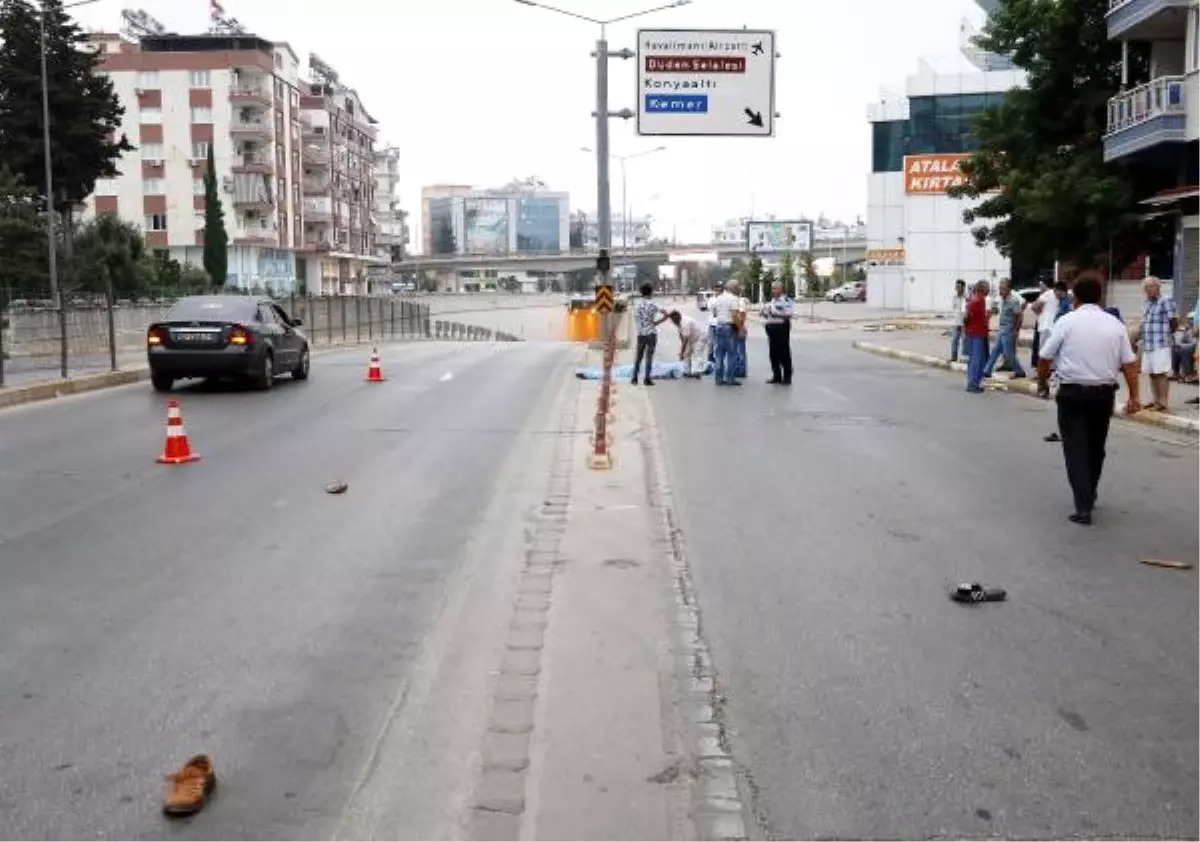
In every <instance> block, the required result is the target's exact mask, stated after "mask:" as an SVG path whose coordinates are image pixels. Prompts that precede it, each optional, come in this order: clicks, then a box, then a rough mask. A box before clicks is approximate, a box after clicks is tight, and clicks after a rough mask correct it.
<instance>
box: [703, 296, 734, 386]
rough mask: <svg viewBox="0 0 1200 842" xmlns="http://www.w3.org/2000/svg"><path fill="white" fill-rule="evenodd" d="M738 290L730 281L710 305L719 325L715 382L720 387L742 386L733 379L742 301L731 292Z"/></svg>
mask: <svg viewBox="0 0 1200 842" xmlns="http://www.w3.org/2000/svg"><path fill="white" fill-rule="evenodd" d="M736 289H737V284H735V283H734V282H733V281H730V282H729V283H727V284H726V285H725V289H724V290H723V291H722V292H721V294H720V295H718V296H717V297H716V298H714V299H713V300H712V301H710V302H709V304H708V309H709V312H710V313H712V318H713V321H714V322H716V325H717V329H716V331H715V333H714V338H715V340H716V348H717V353H716V356H715V358H714V361H713V382H715V383H716V384H717V385H718V386H740V385H741V383H739V382H738V381H737V380H735V379H734V378H733V371H734V368H733V367H734V365H735V364H736V362H737V360H736V355H737V345H736V344H735V329H734V320H735V317H736V314H737V313H738V312H740V310H741V306H742V305H741V301H740V299H739V298H738V297H737V296H736V295H734V294H733V292H731V290H736Z"/></svg>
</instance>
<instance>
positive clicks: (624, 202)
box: [579, 146, 667, 257]
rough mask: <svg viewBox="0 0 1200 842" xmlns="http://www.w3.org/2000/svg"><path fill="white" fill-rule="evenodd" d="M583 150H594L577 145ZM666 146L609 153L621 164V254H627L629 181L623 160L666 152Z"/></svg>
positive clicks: (625, 255)
mask: <svg viewBox="0 0 1200 842" xmlns="http://www.w3.org/2000/svg"><path fill="white" fill-rule="evenodd" d="M579 148H580V149H581V150H583V151H584V152H594V151H595V150H594V149H592V147H590V146H581V147H579ZM666 151H667V147H665V146H656V147H654V148H653V149H643V150H642V151H641V152H633V153H631V154H629V155H610V156H609V157H610V158H612V159H613V160H614V161H616V162H617V163H619V164H620V165H621V256H622V257H628V256H629V200H628V195H629V190H628V187H629V182H628V180H627V179H626V177H625V162H626V161H631V160H633V159H634V158H640V157H642V156H643V155H653V154H654V153H655V152H666Z"/></svg>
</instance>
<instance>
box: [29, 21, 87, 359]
mask: <svg viewBox="0 0 1200 842" xmlns="http://www.w3.org/2000/svg"><path fill="white" fill-rule="evenodd" d="M98 2H100V0H77V2H74V3H67V4H65V5H64V6H63V8H64V9H73V8H75V7H76V6H87V5H90V4H92V3H98ZM38 42H39V44H38V52H39V53H40V54H41V55H40V59H41V74H42V79H41V82H42V153H43V161H44V165H45V169H46V247H47V255H46V260H47V264H46V268H47V269H48V270H49V274H50V300H51V301H52V302H53V304H54V309H55V310H57V311H58V338H59V366H60V369H59V373H60V374H61V375H62V378H63V379H64V380H65V379H66V378H67V310H66V308H65V307H64V306H63V300H62V290H60V289H59V287H58V249H57V248H56V243H55V241H56V240H57V239H58V235H57V232H56V230H55V229H56V226H55V219H54V166H53V163H52V156H51V154H50V74H49V73H48V71H47V69H46V6H45V4H43V5H42V13H41V14H40V15H38Z"/></svg>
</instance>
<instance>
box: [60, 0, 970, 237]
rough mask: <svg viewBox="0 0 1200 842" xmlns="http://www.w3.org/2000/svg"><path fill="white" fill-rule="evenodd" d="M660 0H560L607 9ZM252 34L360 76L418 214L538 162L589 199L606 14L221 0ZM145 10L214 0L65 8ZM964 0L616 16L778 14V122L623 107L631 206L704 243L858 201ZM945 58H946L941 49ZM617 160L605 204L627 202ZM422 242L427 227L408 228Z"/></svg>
mask: <svg viewBox="0 0 1200 842" xmlns="http://www.w3.org/2000/svg"><path fill="white" fill-rule="evenodd" d="M662 2H663V0H658V2H655V0H556V2H553V1H552V2H551V4H552V5H557V6H559V7H561V8H564V9H568V10H570V11H573V12H577V13H579V14H583V15H586V16H588V17H592V18H598V19H599V18H612V17H617V16H619V15H622V14H628V13H632V12H637V11H640V10H642V9H646V8H652V7H654V6H656V5H661V4H662ZM222 5H223V7H224V9H225V11H226V13H227V14H228V15H230V16H233V17H235V18H237V19H238V20H239V21H240V22H241V23H242V25H243V26H244V27H245V28H246V29H247V30H248V31H251V32H253V33H255V34H256V35H258V36H260V37H262V38H266V39H268V40H271V41H287V42H288V43H289V44H291V46H292V48H293V49H294V50H295V52H296V54H297V55H298V56H300V57H301V60H302V61H304V62H307V57H308V55H309V53H310V52H313V53H316V54H317V55H318V56H320V57H321V59H323V60H324V61H325V62H326V63H328V64H330V65H332V66H333V67H334V68H335V69H336V70H337V71H338V73H339V74H340V76H341V78H342V80H343V81H344V82H346V83H347V84H349V85H350V86H351V87H353V88H355V89H356V90H357V91H358V93H359V95H360V96H361V97H362V100H363V103H364V105H365V106H366V108H367V110H368V112H370V114H371V115H372V116H373V117H375V118H376V119H377V120H378V121H379V128H380V133H379V138H380V141H382V142H384V143H387V144H391V145H395V146H397V147H398V148H399V149H400V155H401V179H402V185H401V201H402V204H403V207H404V208H405V209H407V210H408V211H409V212H410V220H411V221H412V223H413V224H414V228H418V227H419V224H420V196H421V187H422V186H424V185H427V184H437V183H451V184H471V185H475V186H479V187H491V186H500V185H503V184H505V183H507V182H508V181H510V180H512V179H513V178H517V177H522V178H523V177H528V176H537V177H538V178H540V179H541V180H542V181H544V182H546V183H547V184H548V185H549V186H550V187H551V188H553V189H556V190H565V191H568V192H569V193H570V194H571V205H572V207H573V208H574V209H579V210H584V211H589V212H591V211H594V209H595V206H596V176H595V159H594V155H591V154H589V153H587V152H584V151H583V150H582V147H591V146H593V145H594V141H595V121H594V120H593V119H592V117H591V114H592V110H593V104H594V101H595V59H593V58H592V57H591V55H590V54H591V52H592V50H593V47H594V44H595V41H596V39H597V38H598V37H599V29H598V27H596V26H594V25H592V24H589V23H586V22H584V21H580V20H575V19H572V18H568V17H565V16H563V15H559V14H555V13H552V12H550V11H548V10H546V9H544V8H531V7H529V6H525V5H522V4H520V3H517V2H515V0H223V4H222ZM127 7H132V8H141V9H144V10H145V11H146V12H148V13H149V14H151V15H153V16H154V17H156V18H158V20H160V21H161V22H162V23H163V24H164V25H165V26H166V27H167V29H168V30H170V31H174V32H180V33H195V32H202V31H204V30H205V29H207V27H208V25H209V24H208V0H142V4H141V5H140V6H137V5H136V0H99V2H97V3H94V4H93V5H88V6H84V7H81V8H78V9H75V10H73V13H74V14H75V15H76V16H77V18H78V20H79V21H80V23H81V24H82V25H83V26H85V27H86V28H89V29H96V30H105V31H114V30H115V29H117V28H118V26H119V24H120V12H121V9H122V8H127ZM964 17H966V18H968V19H969V20H971V22H972V23H974V24H976V25H979V24H980V23H981V22H982V20H983V12H982V11H981V10H980V9H979V8H978V7H977V6H976V5H975V4H974V3H973V2H972V0H921V2H920V3H916V4H914V3H908V2H904V1H903V0H693V2H692V3H691V4H690V5H687V6H683V7H680V8H674V9H667V10H665V11H661V12H655V13H653V14H649V15H646V16H645V17H641V18H638V19H637V20H635V21H630V22H627V23H619V24H615V25H613V26H611V27H609V28H608V40H609V48H610V49H611V50H618V49H621V48H622V47H629V48H631V49H632V48H635V47H636V33H637V29H638V27H639V26H640V27H645V28H655V27H661V28H674V29H721V28H725V29H741V28H743V27H748V28H751V29H772V30H775V31H776V49H777V51H778V52H779V53H780V58H779V60H778V64H777V69H776V111H777V112H778V113H779V114H780V117H779V119H778V120H777V121H776V132H775V136H774V137H773V138H658V137H638V136H637V134H636V129H635V126H634V121H622V120H613V121H612V124H611V129H610V137H611V140H610V145H611V151H612V152H613V154H615V155H629V154H633V153H637V152H640V151H642V150H647V149H653V148H655V147H658V146H666V149H665V150H664V151H662V152H656V153H653V154H649V155H646V156H644V157H642V158H639V159H637V160H632V161H628V162H627V164H626V168H627V185H628V191H627V203H628V206H629V208H630V211H631V213H633V214H636V215H642V214H651V215H652V216H653V217H654V218H655V230H656V233H657V234H659V235H662V236H671V235H674V236H677V237H678V238H679V239H680V240H685V241H692V242H701V241H706V240H707V239H708V235H709V233H710V230H711V227H712V225H714V224H719V223H721V222H723V221H725V220H726V219H731V218H736V217H740V216H746V215H754V216H759V217H761V216H764V215H766V214H773V215H774V216H775V217H776V218H795V217H797V216H800V215H805V216H809V217H814V218H815V217H816V216H817V215H818V214H821V213H824V214H825V215H827V216H829V217H831V218H834V219H841V220H846V221H853V220H854V219H855V218H856V217H858V216H864V217H865V215H866V202H867V175H868V172H869V169H870V149H871V146H870V127H869V125H868V123H867V120H866V108H867V105H868V104H869V103H871V102H874V101H877V100H878V98H879V95H880V88H881V87H887V88H890V89H892V90H903V86H904V80H905V78H906V77H907V76H909V75H912V74H914V73H915V72H916V68H917V61H918V59H921V58H924V57H935V58H940V59H941V60H942V61H944V60H945V57H949V56H954V55H956V54H957V46H958V39H959V27H960V22H961V21H962V19H963V18H964ZM939 63H941V62H939ZM634 65H635V62H634V61H633V60H629V61H622V60H620V59H614V60H612V62H611V64H610V74H609V85H610V93H609V96H610V107H611V108H612V109H613V110H619V109H622V108H627V107H628V108H633V107H634V105H635V86H636V80H635V76H634V73H635V66H634ZM621 201H622V200H621V187H620V170H619V168H618V167H616V166H614V167H613V189H612V204H613V208H614V211H616V210H619V209H620V207H621ZM413 234H414V237H413V239H414V242H417V243H419V242H420V239H419V236H420V232H419V231H418V230H414V232H413Z"/></svg>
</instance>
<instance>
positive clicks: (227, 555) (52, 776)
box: [0, 343, 572, 839]
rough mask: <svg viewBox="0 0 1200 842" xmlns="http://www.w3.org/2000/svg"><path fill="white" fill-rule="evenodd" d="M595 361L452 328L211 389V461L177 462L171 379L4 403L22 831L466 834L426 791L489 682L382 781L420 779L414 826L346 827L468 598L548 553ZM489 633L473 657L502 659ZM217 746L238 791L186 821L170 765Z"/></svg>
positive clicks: (11, 780) (3, 555)
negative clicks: (378, 357)
mask: <svg viewBox="0 0 1200 842" xmlns="http://www.w3.org/2000/svg"><path fill="white" fill-rule="evenodd" d="M571 361H572V350H571V349H570V348H569V347H567V346H563V345H556V344H549V343H544V344H542V343H516V344H503V343H479V344H461V345H455V344H450V343H429V344H426V345H421V346H416V347H414V346H408V347H399V348H388V349H384V358H383V362H384V374H385V376H387V377H388V378H389V379H388V382H387V383H385V384H381V385H371V384H365V383H364V382H363V376H364V374H365V367H364V366H365V360H364V358H363V354H362V352H361V351H359V352H346V353H334V354H330V355H322V356H319V357H317V358H315V359H314V362H313V375H312V379H311V380H310V381H309V382H307V383H292V382H288V381H287V380H286V379H285V380H282V381H280V382H279V383H278V384H277V386H276V388H275V389H274V390H273V391H272V392H270V393H266V394H259V393H254V392H245V391H241V390H238V389H235V388H221V387H217V388H210V387H207V386H205V385H203V384H202V385H198V386H195V387H191V388H183V389H180V390H177V391H178V397H179V398H180V399H181V400H182V404H183V411H184V421H185V426H186V430H187V432H188V433H189V434H190V441H191V443H192V446H193V447H194V448H195V449H196V450H197V451H198V452H199V453H200V454H201V455H202V457H203V459H202V461H200V462H199V463H196V464H194V465H190V466H187V467H183V468H166V467H161V466H158V465H156V464H154V457H155V456H156V455H157V454H158V453H159V452H161V448H162V441H163V429H164V428H163V405H164V400H163V398H162V396H159V395H155V394H154V393H153V392H152V391H151V390H150V389H149V387H148V386H147V385H145V384H137V385H135V386H130V387H124V388H119V389H113V390H109V391H105V392H102V393H96V394H91V395H85V396H80V397H78V398H64V399H60V400H57V401H53V402H49V403H46V404H39V405H30V406H26V407H20V408H16V409H13V410H8V411H5V412H4V413H0V639H2V640H3V641H4V645H3V647H0V766H2V767H3V770H4V771H3V774H0V835H3V836H5V837H12V838H47V837H52V838H70V839H81V838H97V837H102V838H114V839H115V838H121V839H124V838H130V839H137V838H163V837H164V836H167V835H170V836H172V837H175V836H178V837H180V838H198V837H203V838H221V839H226V838H258V839H269V838H329V837H331V836H333V835H335V834H336V833H338V832H339V828H342V829H343V831H345V832H347V833H348V834H349V835H356V834H357V833H358V832H363V833H364V834H365V833H366V832H367V830H370V832H372V833H378V834H379V835H381V836H382V837H383V838H396V836H397V835H402V836H406V837H407V836H420V838H428V835H436V834H438V833H446V834H449V835H454V833H455V831H453V830H450V831H448V830H447V829H446V828H447V826H448V825H447V824H446V822H448V821H449V819H447V818H446V817H445V815H443V813H445V814H449V813H450V812H452V811H451V810H450V809H449V807H447V805H446V804H443V803H433V802H434V801H436V799H431V798H430V799H425V802H426V803H424V804H422V798H421V797H420V796H421V795H422V793H421V792H418V791H417V790H419V787H420V786H421V785H425V784H428V785H430V786H432V785H433V782H435V781H437V780H438V779H439V775H440V770H439V768H438V763H439V762H440V763H442V764H446V763H449V762H451V761H452V760H457V759H458V758H459V757H462V758H466V757H468V756H469V754H470V752H471V751H475V750H477V748H478V739H479V733H481V731H482V726H481V727H480V731H479V732H475V733H471V732H472V728H471V722H472V721H473V719H472V717H475V716H478V715H479V711H478V710H477V709H476V708H477V707H478V704H479V702H478V699H476V698H475V697H473V696H472V697H468V698H465V699H461V700H455V701H454V703H453V704H451V703H444V704H443V708H444V711H443V712H444V714H447V715H448V714H453V716H454V717H457V718H458V720H459V725H460V727H461V731H462V736H463V739H464V740H465V741H466V742H464V743H463V744H462V745H459V744H458V743H457V742H455V740H456V739H458V737H456V736H455V735H454V734H452V733H451V734H450V735H449V736H447V737H446V738H445V739H444V740H443V739H442V738H440V737H438V736H437V733H436V732H433V733H430V732H428V731H426V732H425V733H424V736H426V737H428V738H429V739H432V740H434V741H435V743H436V745H435V747H436V749H437V750H438V751H441V750H443V749H444V751H445V755H441V754H439V753H438V751H434V752H432V759H430V758H429V757H428V755H429V753H430V752H431V748H430V747H428V746H426V748H425V751H426V755H427V757H426V760H427V762H425V763H422V764H421V765H419V766H417V767H416V768H408V769H405V770H404V771H405V775H404V778H403V780H398V781H392V780H385V781H383V782H382V783H383V788H384V789H385V790H386V791H388V792H389V793H391V794H393V795H394V796H395V799H396V803H395V804H392V805H390V807H391V808H393V809H394V808H395V807H396V806H397V804H399V805H405V804H406V802H404V801H403V799H402V798H401V796H402V793H403V791H408V792H409V793H410V794H412V798H411V799H410V801H409V802H407V803H408V804H415V806H414V807H413V808H412V810H411V811H409V812H407V813H405V814H403V815H402V818H403V820H404V823H396V824H390V825H387V826H384V827H381V828H378V827H377V828H367V825H365V824H363V821H365V820H363V819H362V818H361V811H360V813H357V814H356V815H358V816H359V818H354V822H358V823H357V824H355V823H351V824H350V825H347V824H346V822H348V821H350V814H351V811H352V808H353V809H358V808H357V807H355V805H354V796H355V795H356V793H357V792H358V791H359V789H360V788H362V787H363V786H364V785H365V782H366V781H367V780H368V779H369V778H370V777H371V775H372V774H373V766H372V764H373V763H375V762H376V761H377V760H378V757H377V755H376V754H375V753H374V752H375V751H376V749H377V748H378V746H379V744H380V743H381V742H382V736H381V735H382V733H383V732H382V730H381V729H382V728H383V727H384V725H385V724H386V723H388V722H389V720H390V719H391V718H392V717H393V716H394V715H395V713H396V711H397V710H398V709H400V708H403V707H405V706H409V707H412V706H416V705H417V702H416V701H414V700H415V699H418V698H419V697H421V696H422V694H423V693H425V694H427V693H428V692H429V691H428V686H429V683H430V681H431V679H430V678H429V675H430V673H431V672H434V673H436V672H437V671H438V670H448V669H450V667H446V666H444V664H443V663H442V662H441V661H439V660H437V659H436V658H435V656H434V655H433V654H431V653H434V652H436V651H438V647H439V646H440V645H441V644H440V643H439V640H441V638H442V637H444V636H445V634H444V629H443V626H444V625H445V623H444V616H445V615H446V614H447V612H448V610H449V609H448V608H447V606H448V605H449V604H451V603H453V602H454V599H455V598H454V596H453V594H455V593H456V592H458V591H461V589H462V581H463V580H464V578H473V579H476V580H480V581H482V582H483V583H485V584H486V583H487V582H488V581H489V580H488V577H489V576H492V575H494V574H493V573H492V572H489V571H491V570H494V569H497V564H498V562H497V559H498V558H508V557H513V558H517V559H519V558H520V557H521V554H520V552H519V547H520V546H521V544H520V540H521V538H522V536H523V532H524V530H525V529H526V528H527V524H526V523H525V522H524V521H523V519H522V517H523V515H524V514H525V513H526V512H527V511H528V510H529V507H530V506H536V504H537V503H539V502H540V500H541V497H542V496H543V495H544V493H545V487H546V471H547V467H546V465H547V459H548V457H547V455H546V452H545V451H546V448H547V447H548V446H549V444H550V443H552V442H553V441H554V439H555V437H556V436H557V435H558V433H557V431H556V430H555V429H552V428H550V427H548V426H547V425H548V423H549V422H548V419H549V417H550V406H551V404H552V403H553V399H554V394H555V392H556V391H557V389H556V388H554V387H553V384H562V383H564V382H569V381H570V378H569V364H570V362H571ZM336 479H345V480H347V481H348V482H349V486H350V487H349V490H348V492H347V493H346V494H345V495H343V496H330V495H326V494H325V493H324V491H323V489H324V486H325V485H326V483H328V482H330V481H331V480H336ZM514 540H515V541H516V546H517V548H518V551H516V552H510V550H511V548H512V544H513V542H514ZM505 563H507V562H505ZM497 590H500V589H499V588H497ZM486 611H491V608H487V609H486ZM486 611H485V612H484V613H486ZM471 620H472V621H473V622H476V621H477V622H478V624H479V627H480V634H484V635H489V636H496V635H495V634H494V632H493V629H492V625H491V624H489V623H488V622H487V621H486V618H484V617H482V616H481V617H479V618H476V617H471ZM497 637H498V639H499V640H500V641H501V642H502V641H503V635H502V634H500V635H498V636H497ZM475 643H476V644H477V645H476V646H475V647H474V649H473V650H472V651H468V652H467V653H466V654H465V655H464V658H465V660H466V662H467V664H466V666H464V667H463V669H464V671H469V672H472V673H473V674H477V675H478V678H479V680H480V681H486V679H487V677H488V675H489V672H488V669H489V667H490V664H489V663H488V660H487V658H486V657H484V656H485V655H490V654H491V652H490V647H491V646H492V643H491V639H490V637H488V638H485V639H483V640H480V641H475ZM475 660H478V661H479V662H480V663H475ZM497 660H498V658H497ZM481 664H482V666H481ZM422 676H424V678H423V677H422ZM422 688H425V689H422ZM479 698H481V699H484V700H486V694H484V693H480V694H479ZM197 751H207V752H211V753H212V754H213V755H214V756H215V758H216V762H217V771H218V775H220V776H222V787H221V789H220V790H219V792H220V795H219V797H218V800H217V802H215V804H214V806H213V807H212V808H211V809H210V810H208V811H206V812H205V814H204V816H203V821H202V822H197V823H194V824H182V825H178V826H176V827H173V828H168V827H167V826H166V825H165V824H164V823H163V820H162V818H161V817H160V816H159V814H158V799H159V796H160V786H161V784H160V775H161V773H164V772H166V771H169V770H171V769H172V768H175V767H177V766H178V765H179V764H181V763H182V762H183V761H184V760H186V759H187V757H189V756H190V755H191V754H192V753H194V752H197ZM417 754H418V753H417V752H416V751H415V750H410V752H409V753H403V754H401V755H400V757H401V758H408V757H415V756H417ZM392 762H395V757H393V758H392ZM412 762H413V763H414V764H417V761H416V760H414V761H412ZM376 777H377V776H376ZM374 783H378V782H377V781H376V782H373V785H374ZM405 787H408V790H405ZM413 793H415V794H413ZM441 794H442V793H440V792H439V795H441ZM460 796H461V794H459V795H456V796H455V797H460ZM461 797H465V796H461ZM369 806H370V805H368V807H369ZM423 810H424V811H423ZM369 812H370V811H369V810H368V813H369ZM390 817H391V818H394V815H390ZM346 827H349V828H350V830H349V831H346V830H345V829H346Z"/></svg>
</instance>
